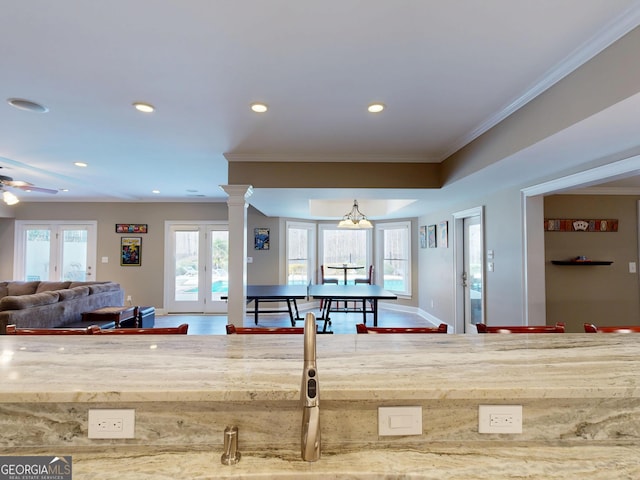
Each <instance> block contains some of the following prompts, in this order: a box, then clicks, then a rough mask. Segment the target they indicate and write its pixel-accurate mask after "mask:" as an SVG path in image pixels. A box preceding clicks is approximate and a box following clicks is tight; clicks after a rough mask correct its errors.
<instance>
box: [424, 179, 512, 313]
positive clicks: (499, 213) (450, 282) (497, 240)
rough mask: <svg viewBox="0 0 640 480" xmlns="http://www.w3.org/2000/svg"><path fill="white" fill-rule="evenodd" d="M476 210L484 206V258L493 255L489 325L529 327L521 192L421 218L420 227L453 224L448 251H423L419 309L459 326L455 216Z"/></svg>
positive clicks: (487, 286) (487, 290)
mask: <svg viewBox="0 0 640 480" xmlns="http://www.w3.org/2000/svg"><path fill="white" fill-rule="evenodd" d="M475 207H484V228H485V238H484V241H485V245H484V247H485V248H484V250H485V253H486V251H487V250H493V251H494V258H493V260H492V261H493V263H494V271H493V272H488V271H485V290H484V293H485V321H486V322H487V323H488V324H492V325H500V324H502V325H521V324H523V323H524V310H523V302H524V294H523V290H524V286H523V260H522V252H523V238H522V226H521V224H522V218H521V217H522V214H521V209H520V191H519V190H518V189H509V190H505V191H502V192H499V193H496V194H492V195H489V196H487V197H485V198H479V199H477V200H476V201H470V202H466V203H463V204H459V205H457V206H455V207H453V208H450V209H447V210H443V211H440V212H438V213H435V214H429V215H425V216H423V217H420V219H419V223H420V225H433V224H438V223H439V222H440V221H442V220H447V221H448V222H449V248H422V249H420V252H419V258H420V265H421V268H420V274H419V275H420V278H419V283H420V300H419V303H420V308H421V309H422V310H424V311H426V312H427V313H428V314H429V315H432V316H434V317H436V318H437V319H439V320H440V321H444V322H446V323H448V324H450V325H453V324H454V323H455V305H456V299H455V284H456V282H459V279H457V278H454V250H455V245H454V243H455V240H454V239H455V223H454V220H453V214H454V213H456V212H460V211H464V210H468V209H471V208H475ZM432 301H433V307H431V302H432Z"/></svg>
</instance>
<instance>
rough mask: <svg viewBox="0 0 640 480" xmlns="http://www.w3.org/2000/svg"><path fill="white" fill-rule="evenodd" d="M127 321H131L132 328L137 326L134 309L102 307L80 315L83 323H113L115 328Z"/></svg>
mask: <svg viewBox="0 0 640 480" xmlns="http://www.w3.org/2000/svg"><path fill="white" fill-rule="evenodd" d="M129 320H133V324H134V325H133V326H134V327H137V326H138V321H137V318H136V307H104V308H99V309H97V310H93V311H92V312H85V313H83V314H82V321H83V322H113V323H114V324H115V328H120V327H121V325H120V324H121V323H122V322H126V321H129Z"/></svg>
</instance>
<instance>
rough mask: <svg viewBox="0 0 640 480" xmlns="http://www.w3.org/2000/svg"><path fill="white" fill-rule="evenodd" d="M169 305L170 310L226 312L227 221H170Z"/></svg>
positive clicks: (167, 263) (174, 311)
mask: <svg viewBox="0 0 640 480" xmlns="http://www.w3.org/2000/svg"><path fill="white" fill-rule="evenodd" d="M168 233H169V238H168V242H167V245H168V249H169V252H168V254H169V258H170V261H168V262H166V265H167V268H168V272H167V279H168V289H167V290H168V298H167V302H166V305H167V309H168V311H169V312H170V313H177V312H181V313H224V312H226V311H227V304H226V301H224V300H222V298H221V297H223V296H226V295H227V292H228V267H229V231H228V226H227V225H226V224H224V225H223V224H191V225H171V226H170V228H169V232H168Z"/></svg>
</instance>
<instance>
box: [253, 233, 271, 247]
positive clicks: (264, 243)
mask: <svg viewBox="0 0 640 480" xmlns="http://www.w3.org/2000/svg"><path fill="white" fill-rule="evenodd" d="M253 238H254V245H253V248H254V249H256V250H269V229H268V228H254V229H253Z"/></svg>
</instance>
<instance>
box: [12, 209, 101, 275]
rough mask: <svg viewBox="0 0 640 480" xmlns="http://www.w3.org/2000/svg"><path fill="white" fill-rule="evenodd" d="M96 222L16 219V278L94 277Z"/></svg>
mask: <svg viewBox="0 0 640 480" xmlns="http://www.w3.org/2000/svg"><path fill="white" fill-rule="evenodd" d="M96 250H97V249H96V222H93V221H91V222H82V223H66V222H26V221H17V222H16V235H15V250H14V251H15V252H16V255H15V259H14V268H13V270H14V278H15V279H22V280H26V281H32V280H42V281H75V282H80V281H91V280H95V268H96Z"/></svg>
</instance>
